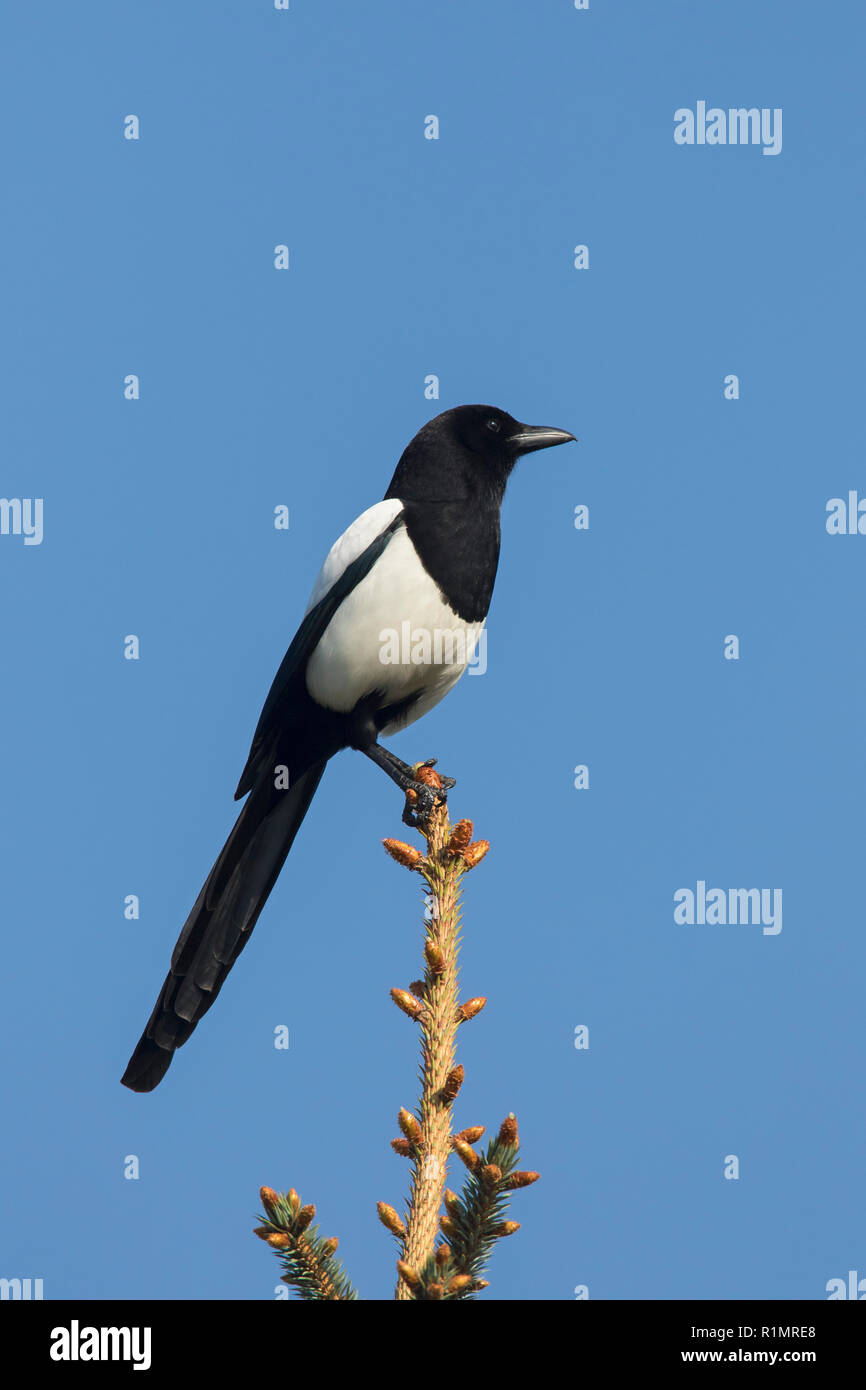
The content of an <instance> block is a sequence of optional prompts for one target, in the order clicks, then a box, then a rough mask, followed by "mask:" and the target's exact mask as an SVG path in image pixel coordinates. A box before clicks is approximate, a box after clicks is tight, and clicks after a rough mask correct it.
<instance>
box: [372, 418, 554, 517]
mask: <svg viewBox="0 0 866 1390" xmlns="http://www.w3.org/2000/svg"><path fill="white" fill-rule="evenodd" d="M573 439H574V435H573V434H569V433H568V431H567V430H557V429H549V428H548V427H547V426H544V425H523V424H521V423H520V421H519V420H515V418H514V416H513V415H509V414H508V412H507V411H506V410H499V409H498V408H497V407H496V406H495V405H458V406H455V408H454V409H453V410H446V411H443V413H442V414H441V415H437V416H435V418H434V419H432V420H429V421H428V422H427V424H426V425H424V426H423V428H422V429H420V430H419V431H418V433H417V434H416V435H415V438H414V439H413V440H412V442H411V443H410V444H408V445H407V447H406V449H405V450H404V452H403V456H402V458H401V459H400V462H399V463H398V465H397V470H396V472H395V474H394V477H393V479H392V480H391V486H390V487H389V489H388V491H387V493H386V494H385V495H386V497H401V498H416V499H418V500H421V499H423V500H428V501H434V500H440V501H450V500H453V499H455V498H458V497H470V496H473V495H475V494H476V493H478V492H482V493H487V494H488V495H490V496H492V497H494V498H495V497H498V498H499V500H501V498H502V494H503V493H504V491H505V484H506V482H507V481H508V475H509V474H510V472H511V470H512V468H513V467H514V465H515V463H516V462H517V460H518V459H519V458H520V456H521V454H530V453H533V452H534V451H535V450H536V449H548V448H550V447H551V446H552V445H554V444H566V443H568V441H569V440H573Z"/></svg>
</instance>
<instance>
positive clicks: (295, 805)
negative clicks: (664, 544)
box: [122, 405, 574, 1091]
mask: <svg viewBox="0 0 866 1390" xmlns="http://www.w3.org/2000/svg"><path fill="white" fill-rule="evenodd" d="M573 439H574V435H573V434H569V433H568V432H567V431H566V430H558V429H548V428H546V427H543V426H533V425H522V424H520V423H519V422H518V421H517V420H515V419H514V418H513V416H511V415H508V414H507V413H506V412H505V411H503V410H497V409H496V408H495V407H493V406H487V405H461V406H458V407H457V408H456V409H454V410H446V411H445V412H444V413H443V414H442V415H437V416H436V418H435V419H433V420H430V421H429V422H428V424H426V425H424V427H423V429H421V430H419V432H418V434H416V436H415V438H414V439H413V440H412V442H411V443H410V444H409V445H408V446H407V448H406V449H405V451H404V453H403V455H402V457H401V459H400V462H399V463H398V464H397V469H396V471H395V473H394V476H393V478H392V479H391V484H390V487H389V488H388V491H387V492H386V493H385V498H384V500H383V501H382V502H377V503H376V505H375V506H373V507H370V508H369V509H368V510H367V511H365V512H363V513H362V515H361V516H359V517H358V519H357V521H355V522H353V523H352V525H351V526H350V527H349V529H348V530H347V531H345V532H344V534H343V535H342V536H341V537H340V539H339V540H338V541H337V542H336V543H335V544H334V545H333V546H332V548H331V550H330V553H329V554H328V557H327V559H326V560H325V563H324V565H323V566H322V570H321V573H320V574H319V577H318V579H317V580H316V583H315V585H314V586H313V592H312V594H311V595H310V601H309V603H308V604H307V609H306V613H305V614H304V617H303V619H302V621H301V625H300V627H299V628H298V631H297V633H296V634H295V637H294V639H293V641H292V644H291V646H290V647H289V650H288V651H287V652H286V655H285V657H284V658H283V661H282V664H281V666H280V668H279V670H278V671H277V674H276V676H275V678H274V682H273V684H272V686H271V689H270V692H269V694H268V697H267V699H266V701H265V704H264V708H263V709H262V713H261V717H260V718H259V722H258V725H257V727H256V731H255V734H254V736H253V742H252V747H251V749H250V755H249V757H248V759H247V764H246V767H245V768H244V770H243V772H242V774H241V779H240V781H239V783H238V787H237V791H236V792H235V800H239V799H240V798H241V797H243V796H247V801H246V802H245V804H244V807H243V809H242V811H241V813H240V815H239V816H238V818H237V821H236V822H235V825H234V828H233V829H232V831H231V834H230V835H229V837H228V839H227V840H226V843H225V845H224V846H223V849H222V851H221V853H220V855H219V858H218V859H217V861H216V863H215V864H214V866H213V868H212V869H211V871H210V873H209V875H208V877H207V880H206V882H205V884H204V887H203V888H202V890H201V892H200V893H199V895H198V898H197V899H196V902H195V905H194V906H193V909H192V911H191V912H190V914H189V917H188V918H187V920H186V924H185V925H184V928H183V930H182V931H181V934H180V936H179V938H178V941H177V945H176V946H175V948H174V954H173V955H172V958H171V969H170V971H169V973H168V976H167V977H166V980H165V984H164V985H163V987H162V990H161V991H160V995H159V998H158V1000H157V1002H156V1007H155V1008H154V1010H153V1013H152V1014H151V1016H150V1019H149V1021H148V1024H147V1027H146V1028H145V1030H144V1033H143V1034H142V1037H141V1039H140V1041H139V1043H138V1046H137V1047H136V1049H135V1051H134V1053H133V1054H132V1057H131V1058H130V1061H129V1065H128V1066H127V1068H126V1071H125V1073H124V1075H123V1077H122V1081H123V1084H124V1085H125V1086H129V1087H130V1089H131V1090H133V1091H152V1090H153V1088H154V1087H155V1086H157V1085H158V1084H159V1082H160V1081H161V1080H162V1078H163V1076H164V1075H165V1073H166V1071H167V1070H168V1067H169V1065H170V1063H171V1059H172V1057H173V1056H174V1052H175V1049H176V1048H178V1047H180V1046H182V1044H183V1043H185V1042H186V1040H187V1039H188V1037H189V1036H190V1034H191V1033H192V1031H193V1029H194V1028H195V1026H196V1024H197V1023H198V1022H199V1020H200V1019H201V1018H202V1017H203V1015H204V1014H205V1013H207V1011H208V1009H209V1008H210V1006H211V1004H212V1003H213V1002H214V1000H215V999H216V997H217V995H218V994H219V992H220V990H221V989H222V986H223V984H224V983H225V979H226V976H227V975H228V973H229V971H230V970H231V968H232V966H233V965H234V963H235V961H236V960H237V958H238V956H239V955H240V953H241V951H242V950H243V948H244V946H245V945H246V943H247V941H248V940H249V937H250V933H251V932H252V929H253V927H254V926H255V924H256V921H257V919H258V916H259V913H260V912H261V910H262V908H263V907H264V905H265V902H266V901H267V897H268V894H269V893H270V891H271V889H272V888H273V886H274V883H275V882H276V880H277V876H278V875H279V872H280V869H281V868H282V867H283V863H284V862H285V859H286V855H287V854H288V852H289V850H290V849H291V846H292V842H293V841H294V839H295V836H296V835H297V833H298V830H299V828H300V825H301V822H302V821H303V819H304V816H305V815H306V814H307V811H308V809H309V806H310V802H311V800H312V798H313V793H314V792H315V790H316V787H317V786H318V785H319V782H320V780H321V777H322V773H323V772H324V770H325V764H326V763H327V762H328V759H329V758H332V757H333V756H334V754H335V753H338V752H339V751H340V749H342V748H355V749H357V750H359V751H360V752H361V753H365V754H366V756H367V757H368V758H370V759H371V760H372V761H373V762H374V763H376V764H377V765H378V766H379V767H381V768H382V769H383V771H384V772H386V773H387V774H388V776H389V777H390V778H391V779H392V780H393V781H394V782H396V784H397V786H398V787H400V789H401V791H403V792H406V791H410V790H411V791H414V792H415V793H416V797H415V799H414V801H413V808H414V811H413V814H414V815H415V816H416V817H417V819H419V820H421V819H423V818H425V817H426V816H427V815H429V813H430V810H431V809H432V806H433V804H434V800H435V798H436V796H437V795H439V796H442V795H444V793H434V792H433V791H431V789H430V788H429V787H428V786H426V785H424V784H423V783H421V782H419V781H418V780H416V777H415V776H414V775H413V769H412V768H411V767H409V766H408V764H406V763H404V762H401V760H400V759H399V758H397V757H395V755H394V754H393V753H391V752H389V751H388V749H386V748H384V747H383V746H382V744H381V743H380V742H379V738H380V735H384V736H387V735H389V734H393V733H396V732H397V730H399V729H404V728H405V727H406V726H407V725H409V724H412V723H413V722H414V721H415V720H416V719H419V718H420V717H421V715H422V714H425V713H426V712H427V710H429V709H432V707H433V706H434V705H435V704H438V702H439V701H440V700H441V699H442V698H443V696H444V695H446V694H447V693H448V691H449V690H450V689H451V687H452V686H453V685H454V684H455V683H456V682H457V681H458V680H459V679H460V677H461V675H462V674H463V672H464V671H465V669H466V667H467V665H468V664H469V662H470V661H471V660H472V657H473V654H474V650H475V647H476V644H477V642H478V638H479V636H480V633H481V629H482V627H483V626H484V620H485V618H486V617H487V610H488V608H489V607H490V599H491V595H492V593H493V582H494V580H495V578H496V569H497V565H498V562H499V542H500V523H499V515H500V508H501V505H502V499H503V496H504V493H505V485H506V483H507V481H508V477H509V474H510V473H511V470H512V469H513V467H514V465H515V463H516V462H517V460H518V458H519V457H520V456H521V455H522V454H528V453H532V452H533V451H534V450H536V449H546V448H549V447H550V446H551V445H553V444H564V443H566V441H568V440H573ZM404 624H408V631H409V633H410V634H411V636H412V639H413V640H412V652H411V657H412V658H414V659H408V660H407V659H401V660H398V661H394V660H392V659H388V658H389V657H393V650H391V651H388V650H387V649H386V647H385V646H384V645H383V636H384V635H385V634H388V633H398V634H402V632H403V631H404ZM416 634H421V635H422V638H423V636H424V635H426V636H427V638H428V641H427V643H426V645H425V642H424V641H423V640H422V641H421V643H420V645H419V644H418V642H417V641H416V640H415V637H416ZM436 634H440V640H439V641H438V643H437V641H436ZM448 634H450V637H449V636H448ZM419 651H420V653H421V658H422V659H421V660H418V659H417V658H418V653H419ZM405 655H406V654H405V653H401V656H403V657H405ZM445 785H453V783H450V781H449V780H446V782H445Z"/></svg>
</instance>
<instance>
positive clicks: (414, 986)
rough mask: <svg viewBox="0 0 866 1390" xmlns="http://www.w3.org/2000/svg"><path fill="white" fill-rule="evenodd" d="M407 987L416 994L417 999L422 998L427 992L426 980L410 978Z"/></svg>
mask: <svg viewBox="0 0 866 1390" xmlns="http://www.w3.org/2000/svg"><path fill="white" fill-rule="evenodd" d="M409 989H410V990H411V992H412V993H413V994H417V995H418V997H419V999H423V998H424V995H425V994H426V992H427V982H426V980H410V981H409Z"/></svg>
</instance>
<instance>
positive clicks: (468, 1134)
mask: <svg viewBox="0 0 866 1390" xmlns="http://www.w3.org/2000/svg"><path fill="white" fill-rule="evenodd" d="M483 1133H484V1126H483V1125H470V1126H469V1128H468V1129H461V1131H460V1133H459V1134H458V1135H457V1138H458V1139H465V1140H466V1143H467V1144H477V1143H478V1140H479V1139H480V1138H481V1136H482V1134H483Z"/></svg>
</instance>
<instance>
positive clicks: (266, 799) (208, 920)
mask: <svg viewBox="0 0 866 1390" xmlns="http://www.w3.org/2000/svg"><path fill="white" fill-rule="evenodd" d="M324 770H325V763H324V762H318V763H314V764H313V765H312V766H311V767H309V768H308V769H307V771H306V772H305V773H303V775H302V776H301V777H299V778H298V780H297V782H295V783H294V785H293V786H292V787H291V788H290V789H289V790H288V791H285V792H282V793H279V794H278V796H277V797H276V798H275V795H274V790H273V783H272V782H271V781H270V779H267V780H266V781H262V782H260V783H259V784H258V785H257V786H256V787H254V789H253V791H252V792H251V793H250V796H249V799H248V800H247V802H246V803H245V805H244V808H243V810H242V811H241V813H240V815H239V816H238V818H237V820H236V822H235V825H234V828H233V830H232V832H231V834H230V835H229V837H228V839H227V840H226V842H225V845H224V846H223V848H222V851H221V853H220V856H219V858H218V859H217V861H216V863H215V864H214V866H213V868H212V869H211V871H210V873H209V874H208V877H207V881H206V882H205V884H204V887H203V888H202V890H201V892H200V893H199V895H198V898H197V899H196V903H195V906H194V907H193V909H192V912H191V913H190V914H189V917H188V918H187V920H186V923H185V925H184V928H183V930H182V932H181V934H180V936H179V937H178V940H177V945H176V946H175V948H174V953H173V955H172V958H171V970H170V971H169V973H168V975H167V976H166V980H165V984H164V985H163V987H162V989H161V991H160V995H159V998H158V999H157V1001H156V1006H155V1008H154V1010H153V1013H152V1014H151V1016H150V1019H149V1020H148V1024H147V1027H146V1028H145V1030H144V1032H143V1033H142V1035H141V1038H140V1040H139V1043H138V1046H137V1047H136V1049H135V1051H134V1052H133V1054H132V1056H131V1058H130V1059H129V1065H128V1067H127V1068H126V1071H125V1072H124V1073H123V1076H122V1077H121V1080H122V1082H123V1085H124V1086H128V1087H129V1089H130V1090H131V1091H152V1090H153V1088H154V1086H158V1085H159V1083H160V1081H161V1080H162V1078H163V1077H164V1076H165V1073H166V1072H167V1071H168V1069H169V1067H170V1065H171V1059H172V1057H173V1056H174V1053H175V1049H176V1048H178V1047H181V1046H182V1045H183V1044H184V1043H185V1042H186V1040H187V1038H188V1037H189V1036H190V1034H191V1033H192V1031H193V1029H194V1028H195V1026H196V1024H197V1023H198V1021H199V1019H200V1018H202V1017H203V1016H204V1015H205V1014H206V1013H207V1011H208V1009H209V1008H210V1006H211V1004H212V1003H213V1002H214V1000H215V999H216V997H217V995H218V994H219V992H220V990H221V989H222V987H223V984H224V982H225V979H226V976H227V975H228V973H229V971H230V970H231V968H232V966H233V965H234V963H235V961H236V960H237V958H238V956H239V955H240V953H241V951H242V950H243V949H244V946H246V944H247V941H248V940H249V938H250V935H251V933H252V930H253V927H254V926H255V924H256V921H257V920H258V916H259V913H260V912H261V910H262V908H263V907H264V905H265V903H266V902H267V899H268V894H269V893H270V891H271V889H272V888H273V886H274V884H275V883H276V881H277V877H278V875H279V872H280V869H281V868H282V867H283V864H284V862H285V859H286V855H287V854H288V852H289V850H290V849H291V847H292V842H293V841H294V838H295V836H296V835H297V833H298V830H299V829H300V826H301V822H302V821H303V819H304V816H305V815H306V814H307V811H308V810H309V806H310V802H311V801H312V799H313V793H314V792H315V790H316V787H317V786H318V785H319V782H320V781H321V778H322V773H323V772H324Z"/></svg>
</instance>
